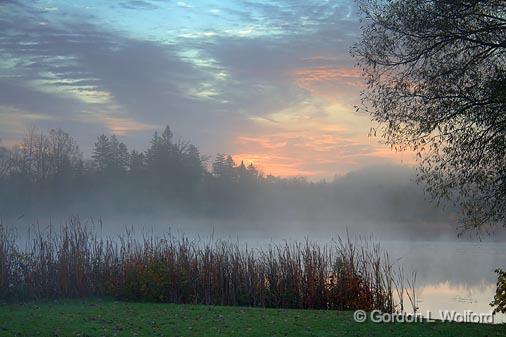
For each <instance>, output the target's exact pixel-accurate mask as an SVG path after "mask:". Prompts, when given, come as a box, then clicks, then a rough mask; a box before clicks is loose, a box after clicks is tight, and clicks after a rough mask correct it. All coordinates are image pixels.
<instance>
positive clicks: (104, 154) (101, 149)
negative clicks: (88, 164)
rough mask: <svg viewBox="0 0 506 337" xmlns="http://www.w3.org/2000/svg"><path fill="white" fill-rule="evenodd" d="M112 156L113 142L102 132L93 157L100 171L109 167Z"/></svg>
mask: <svg viewBox="0 0 506 337" xmlns="http://www.w3.org/2000/svg"><path fill="white" fill-rule="evenodd" d="M110 156H111V143H110V141H109V137H107V136H106V135H104V134H102V135H100V136H99V137H98V138H97V141H96V142H95V147H94V148H93V154H92V156H91V157H92V158H93V161H94V163H95V165H96V167H97V169H98V170H99V171H100V172H104V171H105V170H107V169H108V167H109V163H110Z"/></svg>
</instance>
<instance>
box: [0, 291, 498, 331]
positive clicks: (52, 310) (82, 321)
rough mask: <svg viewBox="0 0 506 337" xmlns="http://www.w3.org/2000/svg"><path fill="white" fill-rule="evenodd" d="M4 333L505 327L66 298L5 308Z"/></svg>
mask: <svg viewBox="0 0 506 337" xmlns="http://www.w3.org/2000/svg"><path fill="white" fill-rule="evenodd" d="M0 336H5V337H7V336H81V337H84V336H139V337H141V336H149V337H151V336H210V337H211V336H262V337H264V336H291V337H297V336H378V337H379V336H385V337H386V336H389V337H390V336H394V337H395V336H403V337H405V336H419V337H424V336H444V337H451V336H459V337H464V336H472V337H480V336H488V337H493V336H506V330H505V326H504V325H482V324H465V323H442V322H437V323H411V324H408V323H404V324H401V323H395V324H391V323H384V324H377V323H371V322H366V323H355V322H354V321H353V317H352V312H350V311H344V312H338V311H333V310H332V311H331V310H299V309H263V308H250V307H225V306H206V305H189V304H167V303H139V302H117V301H113V300H100V299H92V300H63V301H51V302H49V301H48V302H30V303H26V304H19V303H18V304H6V305H2V306H0Z"/></svg>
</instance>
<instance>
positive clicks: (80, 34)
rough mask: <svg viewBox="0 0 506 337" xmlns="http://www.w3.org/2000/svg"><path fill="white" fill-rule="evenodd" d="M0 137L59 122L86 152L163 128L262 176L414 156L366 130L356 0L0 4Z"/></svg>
mask: <svg viewBox="0 0 506 337" xmlns="http://www.w3.org/2000/svg"><path fill="white" fill-rule="evenodd" d="M0 32H1V33H0V139H1V140H2V141H1V143H0V144H3V145H4V146H11V145H13V144H15V143H16V142H18V141H19V140H20V139H21V138H22V135H23V133H24V132H25V131H26V129H27V128H29V127H33V126H35V127H38V128H41V129H45V130H47V129H51V128H62V129H64V130H65V131H67V132H69V133H70V134H71V135H72V136H74V137H75V138H76V139H77V140H78V142H79V144H80V147H81V149H82V150H83V152H84V153H85V155H89V154H90V153H91V149H92V146H93V143H94V141H95V139H96V137H97V136H98V135H100V134H102V133H105V134H113V133H114V134H116V135H118V136H119V138H120V139H121V140H122V141H124V142H125V143H126V144H127V145H128V146H129V148H131V149H132V148H133V149H138V150H143V149H145V148H146V147H147V146H148V143H149V139H150V137H151V135H152V134H153V132H154V131H155V130H161V129H163V128H164V126H165V125H170V126H171V128H172V129H173V131H174V133H175V135H176V137H178V138H181V139H184V140H187V141H190V142H192V143H193V144H195V145H197V146H198V147H199V149H200V150H201V152H202V153H203V154H206V155H210V156H214V155H215V154H216V153H227V154H231V155H232V156H233V157H234V159H235V160H236V162H240V161H244V162H245V163H246V164H248V163H250V162H253V163H254V164H255V165H256V166H257V167H259V168H260V169H261V170H262V171H263V172H265V173H271V174H274V175H279V176H285V177H287V176H306V177H308V178H309V179H312V180H318V179H323V178H325V179H331V178H333V177H334V176H336V175H338V176H339V175H343V174H345V173H347V172H349V171H352V170H356V169H360V168H361V167H365V166H370V165H378V164H386V163H393V164H406V165H410V164H412V163H413V158H414V156H413V155H412V154H409V153H396V152H395V151H392V150H391V149H390V148H389V147H388V146H386V145H384V144H381V142H380V140H381V139H380V137H370V136H369V131H370V129H371V127H375V125H373V123H372V122H371V121H370V118H369V116H367V115H365V114H364V113H363V112H356V111H355V106H356V105H358V104H360V101H359V98H360V96H359V94H360V90H361V89H362V88H363V86H364V85H363V82H362V80H361V78H360V71H359V70H358V69H356V68H355V67H354V64H355V61H354V60H353V59H352V58H351V56H350V55H349V49H350V47H351V46H352V44H353V43H354V42H356V41H357V40H358V39H359V37H360V22H359V20H358V14H357V10H356V8H355V5H354V3H353V1H352V0H338V1H322V0H320V1H293V0H286V1H284V0H283V1H281V0H280V1H278V0H276V1H228V0H222V1H167V0H125V1H89V0H88V1H81V0H73V1H47V0H46V1H36V0H31V1H21V0H11V1H9V0H0Z"/></svg>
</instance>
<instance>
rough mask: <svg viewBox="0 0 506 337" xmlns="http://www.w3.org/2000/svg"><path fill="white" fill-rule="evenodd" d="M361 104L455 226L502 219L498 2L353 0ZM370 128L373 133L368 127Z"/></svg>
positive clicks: (505, 120)
mask: <svg viewBox="0 0 506 337" xmlns="http://www.w3.org/2000/svg"><path fill="white" fill-rule="evenodd" d="M359 3H360V8H361V10H362V13H363V15H364V19H363V28H362V30H363V32H362V38H361V40H360V42H358V43H357V44H356V45H355V46H354V47H353V49H352V54H353V55H354V56H355V57H356V58H357V59H358V62H359V65H360V67H361V68H362V70H363V75H364V78H365V81H366V85H367V89H366V90H364V91H363V93H362V94H363V96H362V98H363V103H364V104H363V109H364V110H366V111H367V112H369V113H370V114H371V115H372V118H373V120H374V121H375V122H378V123H379V124H380V125H381V126H380V131H381V133H382V134H383V136H384V139H385V141H386V143H387V144H390V145H392V146H393V147H395V148H397V149H401V150H402V149H406V148H411V149H414V150H415V151H416V152H417V153H418V156H419V158H420V170H419V177H420V180H421V181H422V182H424V183H425V184H426V185H427V186H428V190H429V192H431V194H432V195H433V196H434V197H435V198H436V199H437V200H443V199H450V200H454V201H455V203H456V204H457V205H458V206H459V209H461V210H462V213H461V214H462V218H461V220H462V221H461V224H462V225H463V227H462V228H463V229H470V228H473V229H477V230H479V229H482V228H484V226H489V225H490V226H496V225H505V221H506V218H505V217H506V113H505V108H506V14H505V13H506V2H505V1H502V0H486V1H485V0H467V1H465V0H464V1H420V0H395V1H382V0H363V1H359ZM373 131H374V132H376V130H373Z"/></svg>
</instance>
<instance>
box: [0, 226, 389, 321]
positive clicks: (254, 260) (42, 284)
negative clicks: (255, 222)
mask: <svg viewBox="0 0 506 337" xmlns="http://www.w3.org/2000/svg"><path fill="white" fill-rule="evenodd" d="M397 279H399V278H398V277H397V278H396V277H395V276H394V273H393V268H392V265H391V264H390V263H389V261H388V256H387V255H386V254H384V253H383V252H382V250H381V249H380V247H379V246H378V245H376V244H374V243H373V242H372V241H371V240H365V241H361V242H357V241H353V240H351V239H350V237H349V235H346V237H345V238H344V239H343V238H338V239H337V240H334V241H333V242H332V243H330V244H325V245H318V244H316V243H313V242H310V241H308V240H306V241H304V242H293V243H287V242H286V243H284V244H278V245H274V244H271V245H268V246H265V247H263V248H258V249H251V248H247V247H241V246H240V245H239V243H237V242H231V241H224V240H210V241H207V242H205V241H201V240H190V239H189V238H188V237H185V236H181V235H180V236H174V235H171V234H170V233H168V234H165V235H163V236H161V237H155V236H153V235H149V236H148V235H144V236H142V238H139V237H137V236H135V235H134V233H132V231H126V232H125V234H124V235H122V236H120V237H119V238H118V239H110V238H103V237H101V236H98V235H97V233H96V232H95V231H93V230H92V229H91V228H90V227H88V226H85V225H83V224H82V223H81V222H80V221H79V220H78V219H77V218H73V219H71V220H69V222H68V223H67V224H66V225H64V226H62V227H60V228H59V229H58V231H54V230H53V229H50V230H46V231H45V232H44V233H43V232H42V231H40V230H36V231H35V233H34V237H32V238H31V239H30V240H29V242H28V244H27V246H26V248H20V247H19V245H18V244H17V242H16V236H15V235H13V234H12V232H9V230H8V229H7V228H6V227H4V226H1V225H0V298H1V299H3V300H27V299H41V298H44V299H46V298H73V297H85V296H113V297H115V298H118V299H123V300H135V301H155V302H171V303H199V304H214V305H242V306H255V307H274V308H308V309H309V308H310V309H338V310H354V309H365V310H372V309H380V310H383V311H388V312H392V311H395V310H396V308H397V306H396V303H394V287H393V284H394V282H393V281H394V280H397Z"/></svg>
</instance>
